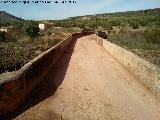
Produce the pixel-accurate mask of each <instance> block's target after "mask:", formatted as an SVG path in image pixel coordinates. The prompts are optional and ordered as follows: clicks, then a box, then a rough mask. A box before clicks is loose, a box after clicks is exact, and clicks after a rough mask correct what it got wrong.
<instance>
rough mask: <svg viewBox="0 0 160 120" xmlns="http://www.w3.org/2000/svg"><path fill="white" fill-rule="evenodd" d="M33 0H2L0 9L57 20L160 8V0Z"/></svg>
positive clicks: (13, 13) (35, 17) (15, 13)
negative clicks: (14, 0)
mask: <svg viewBox="0 0 160 120" xmlns="http://www.w3.org/2000/svg"><path fill="white" fill-rule="evenodd" d="M2 1H5V0H2ZM6 1H7V0H6ZM10 1H12V0H10ZM18 1H24V0H18ZM31 1H32V0H30V3H29V4H22V3H16V4H12V3H1V0H0V11H6V12H8V13H10V14H12V15H15V16H17V17H21V18H23V19H29V20H56V19H65V18H68V17H73V16H82V15H90V14H100V13H113V12H123V11H134V10H144V9H152V8H160V0H71V1H72V2H73V1H75V2H76V3H69V1H70V0H65V1H67V3H63V4H62V3H61V2H62V1H63V0H57V1H58V2H59V3H54V1H56V0H50V1H52V2H51V3H50V4H43V3H38V4H35V3H31ZM34 1H37V0H34ZM38 1H42V0H38ZM43 1H45V0H43Z"/></svg>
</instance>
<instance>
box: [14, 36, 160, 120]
mask: <svg viewBox="0 0 160 120" xmlns="http://www.w3.org/2000/svg"><path fill="white" fill-rule="evenodd" d="M95 38H96V35H90V36H85V37H82V38H79V39H78V40H77V41H75V42H74V43H73V45H72V46H70V48H69V49H68V50H67V51H66V52H65V54H64V56H63V57H62V58H61V59H60V60H59V63H58V64H57V66H56V67H55V68H53V69H52V70H51V71H50V72H49V73H48V75H46V77H45V78H44V80H43V82H42V83H41V84H40V85H39V86H37V87H36V88H35V90H33V91H32V93H31V95H30V97H29V98H28V99H27V100H26V102H25V103H24V105H23V107H24V106H25V108H23V109H22V110H20V112H19V113H18V114H17V116H15V117H16V118H14V119H15V120H160V103H159V101H158V100H156V99H155V97H154V96H153V95H152V94H151V93H150V92H149V91H148V90H147V89H146V88H145V87H143V86H142V85H141V84H140V83H139V82H138V79H137V78H136V77H135V76H134V75H132V74H131V73H130V72H128V71H127V69H126V68H124V67H123V66H122V65H121V64H119V63H118V62H117V61H116V60H115V59H113V57H112V56H111V55H110V54H109V53H108V52H107V51H105V49H104V48H102V47H101V46H99V45H98V44H97V43H96V42H95V40H94V39H95ZM57 87H58V88H57Z"/></svg>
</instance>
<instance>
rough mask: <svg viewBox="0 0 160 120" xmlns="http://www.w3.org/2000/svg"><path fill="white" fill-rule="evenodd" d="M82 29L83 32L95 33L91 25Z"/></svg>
mask: <svg viewBox="0 0 160 120" xmlns="http://www.w3.org/2000/svg"><path fill="white" fill-rule="evenodd" d="M82 29H83V30H82V32H92V31H94V30H93V28H92V27H90V26H89V25H84V26H83V27H82Z"/></svg>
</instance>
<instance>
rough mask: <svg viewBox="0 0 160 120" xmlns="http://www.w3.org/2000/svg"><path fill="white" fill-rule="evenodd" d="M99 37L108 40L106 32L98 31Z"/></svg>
mask: <svg viewBox="0 0 160 120" xmlns="http://www.w3.org/2000/svg"><path fill="white" fill-rule="evenodd" d="M97 35H98V36H99V37H101V38H104V39H107V33H106V32H102V31H98V34H97Z"/></svg>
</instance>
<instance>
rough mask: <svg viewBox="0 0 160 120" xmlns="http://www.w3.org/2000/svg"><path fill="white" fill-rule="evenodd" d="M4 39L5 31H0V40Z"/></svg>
mask: <svg viewBox="0 0 160 120" xmlns="http://www.w3.org/2000/svg"><path fill="white" fill-rule="evenodd" d="M3 41H5V32H0V42H3Z"/></svg>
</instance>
